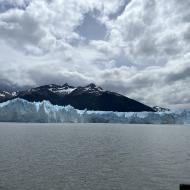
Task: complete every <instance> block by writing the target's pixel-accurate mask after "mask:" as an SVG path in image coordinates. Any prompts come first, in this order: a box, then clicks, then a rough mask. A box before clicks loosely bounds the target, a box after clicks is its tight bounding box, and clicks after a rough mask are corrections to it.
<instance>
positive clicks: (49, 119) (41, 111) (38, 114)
mask: <svg viewBox="0 0 190 190" xmlns="http://www.w3.org/2000/svg"><path fill="white" fill-rule="evenodd" d="M0 121H1V122H42V123H64V122H72V123H73V122H75V123H77V122H79V123H82V122H84V123H97V122H102V123H130V124H131V123H140V124H190V110H189V111H188V110H184V111H175V112H172V111H167V112H138V113H136V112H112V111H105V112H104V111H87V110H77V109H74V108H73V107H72V106H57V105H52V104H51V103H50V102H49V101H43V102H28V101H26V100H23V99H14V100H10V101H7V102H4V103H1V104H0Z"/></svg>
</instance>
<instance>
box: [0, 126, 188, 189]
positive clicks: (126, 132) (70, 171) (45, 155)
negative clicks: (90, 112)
mask: <svg viewBox="0 0 190 190" xmlns="http://www.w3.org/2000/svg"><path fill="white" fill-rule="evenodd" d="M180 183H190V126H172V125H171V126H169V125H168V126H167V125H160V126H159V125H118V124H9V123H1V124H0V190H127V189H128V190H178V189H179V184H180Z"/></svg>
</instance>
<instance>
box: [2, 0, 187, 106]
mask: <svg viewBox="0 0 190 190" xmlns="http://www.w3.org/2000/svg"><path fill="white" fill-rule="evenodd" d="M65 82H67V83H69V84H72V85H86V84H88V83H91V82H94V83H96V84H97V85H100V86H102V87H104V88H105V89H108V90H110V89H111V90H113V91H117V92H119V93H122V94H124V95H127V96H128V97H131V98H134V99H136V100H139V101H141V102H143V103H146V104H148V105H160V106H165V107H190V1H189V0H167V1H166V0H0V83H1V85H5V84H11V85H16V86H20V87H23V86H37V85H42V84H49V83H58V84H62V83H65Z"/></svg>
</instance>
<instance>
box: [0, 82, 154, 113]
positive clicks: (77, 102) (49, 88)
mask: <svg viewBox="0 0 190 190" xmlns="http://www.w3.org/2000/svg"><path fill="white" fill-rule="evenodd" d="M15 98H22V99H25V100H28V101H30V102H34V101H35V102H39V101H43V100H48V101H50V102H51V103H52V104H54V105H60V106H66V105H71V106H73V107H74V108H76V109H79V110H83V109H87V110H99V111H118V112H142V111H153V112H154V110H153V109H152V108H151V107H149V106H147V105H144V104H142V103H140V102H138V101H135V100H133V99H130V98H128V97H125V96H123V95H120V94H118V93H115V92H110V91H105V90H103V89H102V88H101V87H98V86H96V85H95V84H89V85H87V86H84V87H81V86H80V87H73V86H70V85H68V84H67V83H66V84H64V85H55V84H52V85H45V86H40V87H37V88H32V89H29V90H26V91H22V92H18V93H16V94H13V95H12V96H9V97H6V98H5V97H4V98H3V99H1V98H0V102H4V101H6V100H10V99H15Z"/></svg>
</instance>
